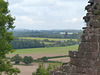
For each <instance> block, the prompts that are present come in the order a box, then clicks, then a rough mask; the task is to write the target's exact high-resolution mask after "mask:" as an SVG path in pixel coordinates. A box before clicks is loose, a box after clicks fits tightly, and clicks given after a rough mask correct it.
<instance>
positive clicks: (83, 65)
mask: <svg viewBox="0 0 100 75" xmlns="http://www.w3.org/2000/svg"><path fill="white" fill-rule="evenodd" d="M88 3H89V5H87V6H86V7H85V10H87V14H86V16H85V17H83V19H84V20H85V22H86V27H84V28H83V35H82V36H81V38H82V41H81V44H80V45H79V48H78V51H70V52H69V57H70V59H71V60H70V62H69V63H68V64H67V63H64V64H63V65H62V66H61V67H57V68H55V69H54V70H51V71H50V73H49V75H100V0H89V2H88Z"/></svg>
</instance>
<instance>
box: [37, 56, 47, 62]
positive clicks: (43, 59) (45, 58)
mask: <svg viewBox="0 0 100 75" xmlns="http://www.w3.org/2000/svg"><path fill="white" fill-rule="evenodd" d="M37 60H38V61H43V62H45V61H47V60H48V57H46V56H44V57H42V58H38V59H37Z"/></svg>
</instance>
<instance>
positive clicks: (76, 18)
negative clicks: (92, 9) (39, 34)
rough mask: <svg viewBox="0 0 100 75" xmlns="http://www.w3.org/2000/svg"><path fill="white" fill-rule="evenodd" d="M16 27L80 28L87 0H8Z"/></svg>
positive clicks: (82, 24) (40, 28)
mask: <svg viewBox="0 0 100 75" xmlns="http://www.w3.org/2000/svg"><path fill="white" fill-rule="evenodd" d="M8 1H9V9H10V11H11V14H12V16H13V17H16V21H15V24H14V25H15V26H16V28H22V29H35V30H50V29H82V27H84V26H85V23H84V21H83V19H82V17H83V16H84V15H85V14H86V11H84V8H85V6H86V5H87V2H88V0H8Z"/></svg>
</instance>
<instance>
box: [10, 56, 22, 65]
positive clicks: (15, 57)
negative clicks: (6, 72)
mask: <svg viewBox="0 0 100 75" xmlns="http://www.w3.org/2000/svg"><path fill="white" fill-rule="evenodd" d="M21 60H22V57H21V56H19V54H16V55H15V56H13V57H12V58H11V61H14V62H15V64H19V63H20V61H21Z"/></svg>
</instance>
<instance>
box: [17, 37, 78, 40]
mask: <svg viewBox="0 0 100 75" xmlns="http://www.w3.org/2000/svg"><path fill="white" fill-rule="evenodd" d="M18 38H19V39H31V40H34V39H37V40H44V39H48V40H54V41H60V40H63V41H64V40H65V41H67V40H69V39H58V38H38V37H18ZM72 40H74V41H77V39H72Z"/></svg>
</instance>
